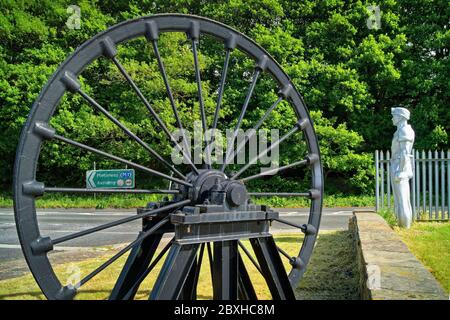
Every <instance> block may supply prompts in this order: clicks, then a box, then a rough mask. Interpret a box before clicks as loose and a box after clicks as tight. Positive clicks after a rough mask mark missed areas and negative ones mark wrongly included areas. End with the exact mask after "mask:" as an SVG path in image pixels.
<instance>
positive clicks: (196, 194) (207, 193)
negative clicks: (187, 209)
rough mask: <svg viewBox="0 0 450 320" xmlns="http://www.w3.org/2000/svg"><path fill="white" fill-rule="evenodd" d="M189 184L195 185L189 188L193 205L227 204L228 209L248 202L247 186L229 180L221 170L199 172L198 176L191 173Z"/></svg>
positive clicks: (188, 192)
mask: <svg viewBox="0 0 450 320" xmlns="http://www.w3.org/2000/svg"><path fill="white" fill-rule="evenodd" d="M188 182H189V183H191V184H192V185H193V187H191V188H187V190H188V191H187V196H188V198H189V199H191V200H192V203H193V204H202V203H211V204H220V205H222V204H226V205H227V207H230V208H234V207H239V206H241V205H244V204H246V203H247V202H248V193H247V189H246V187H245V185H244V184H243V183H241V182H239V181H234V180H229V179H228V177H227V176H226V175H225V174H224V173H223V172H221V171H219V170H199V174H198V175H196V174H194V173H190V174H189V175H188Z"/></svg>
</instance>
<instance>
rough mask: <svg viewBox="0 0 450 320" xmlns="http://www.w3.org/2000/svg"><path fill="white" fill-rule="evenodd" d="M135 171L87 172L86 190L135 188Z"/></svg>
mask: <svg viewBox="0 0 450 320" xmlns="http://www.w3.org/2000/svg"><path fill="white" fill-rule="evenodd" d="M134 180H135V179H134V170H133V169H113V170H89V171H86V188H91V189H92V188H128V189H130V188H134Z"/></svg>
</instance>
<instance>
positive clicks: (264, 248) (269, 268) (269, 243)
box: [250, 236, 295, 300]
mask: <svg viewBox="0 0 450 320" xmlns="http://www.w3.org/2000/svg"><path fill="white" fill-rule="evenodd" d="M250 243H251V244H252V247H253V251H254V252H255V255H256V258H257V259H258V262H259V265H260V267H261V270H262V271H263V275H264V278H265V279H266V282H267V285H268V287H269V290H270V293H271V294H272V298H273V299H274V300H295V296H294V291H293V290H292V287H291V284H290V282H289V278H288V276H287V273H286V270H285V268H284V265H283V262H282V261H281V258H280V255H279V254H278V250H277V246H276V245H275V241H274V240H273V237H272V236H270V237H261V238H253V239H250Z"/></svg>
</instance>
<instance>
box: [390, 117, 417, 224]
mask: <svg viewBox="0 0 450 320" xmlns="http://www.w3.org/2000/svg"><path fill="white" fill-rule="evenodd" d="M391 113H392V122H393V123H394V125H395V126H397V131H395V133H394V137H393V138H392V146H391V151H392V156H391V172H390V175H391V182H392V189H393V192H394V210H395V211H394V212H395V216H396V217H397V221H398V224H399V226H400V227H404V228H409V227H410V226H411V221H412V209H411V201H410V196H409V179H411V178H412V176H413V162H412V157H413V156H412V154H411V152H412V148H413V144H414V130H413V129H412V128H411V126H410V125H409V124H408V123H407V120H409V115H410V114H409V111H408V110H407V109H405V108H392V109H391Z"/></svg>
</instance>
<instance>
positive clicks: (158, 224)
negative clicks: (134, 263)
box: [75, 217, 169, 288]
mask: <svg viewBox="0 0 450 320" xmlns="http://www.w3.org/2000/svg"><path fill="white" fill-rule="evenodd" d="M168 221H169V218H168V217H167V218H164V219H163V220H161V221H160V222H158V223H157V224H155V225H154V226H153V227H152V228H150V229H149V230H147V231H145V232H144V233H143V234H141V235H140V236H139V237H138V238H137V239H136V240H134V241H133V242H131V243H130V244H128V245H127V246H126V247H125V248H123V249H122V250H120V251H119V252H117V253H116V254H115V255H114V256H112V257H111V258H110V259H108V260H107V261H106V262H104V263H103V264H102V265H101V266H100V267H98V268H97V269H95V270H94V271H92V272H91V273H89V274H88V275H87V276H86V277H84V278H83V279H81V280H80V282H79V283H78V284H77V285H76V286H75V287H76V288H78V287H81V286H82V285H83V284H85V283H86V282H88V281H89V280H91V279H92V278H93V277H95V276H96V275H97V274H99V273H100V272H101V271H103V270H105V269H106V268H107V267H108V266H109V265H110V264H112V263H113V262H114V261H116V260H117V259H119V258H120V257H121V256H122V255H124V254H125V253H126V252H127V251H128V250H130V249H131V248H133V247H134V246H135V245H138V244H139V243H141V242H142V241H143V240H144V239H145V238H147V237H148V236H150V235H151V234H153V233H154V232H155V231H156V230H158V229H159V228H161V227H162V226H163V225H164V224H166V223H167V222H168Z"/></svg>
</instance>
